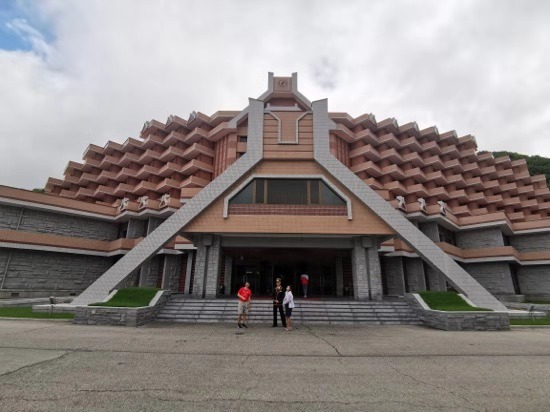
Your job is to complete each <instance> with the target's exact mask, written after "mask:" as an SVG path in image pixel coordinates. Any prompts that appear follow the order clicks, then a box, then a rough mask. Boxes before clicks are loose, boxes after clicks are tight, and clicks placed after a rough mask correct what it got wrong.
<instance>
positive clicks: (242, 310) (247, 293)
mask: <svg viewBox="0 0 550 412" xmlns="http://www.w3.org/2000/svg"><path fill="white" fill-rule="evenodd" d="M237 296H238V297H239V309H238V313H239V319H238V320H237V327H238V328H248V326H246V315H248V310H249V309H250V298H251V297H252V291H251V290H250V283H248V282H246V283H245V284H244V286H243V287H242V288H240V289H239V292H237Z"/></svg>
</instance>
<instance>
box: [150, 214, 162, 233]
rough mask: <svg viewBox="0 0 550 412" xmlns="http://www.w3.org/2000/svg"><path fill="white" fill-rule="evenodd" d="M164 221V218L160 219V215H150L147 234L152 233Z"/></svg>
mask: <svg viewBox="0 0 550 412" xmlns="http://www.w3.org/2000/svg"><path fill="white" fill-rule="evenodd" d="M162 222H164V220H163V219H159V218H158V217H150V218H149V221H148V223H147V235H150V234H151V232H153V231H154V230H155V229H156V228H157V227H159V226H160V225H161V224H162Z"/></svg>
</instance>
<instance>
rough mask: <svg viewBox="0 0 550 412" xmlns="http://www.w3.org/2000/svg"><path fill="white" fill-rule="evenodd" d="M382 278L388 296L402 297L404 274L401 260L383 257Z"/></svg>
mask: <svg viewBox="0 0 550 412" xmlns="http://www.w3.org/2000/svg"><path fill="white" fill-rule="evenodd" d="M381 262H382V265H383V267H384V278H385V282H386V293H387V294H388V295H389V296H403V295H404V294H405V274H404V272H403V258H401V257H383V258H382V260H381Z"/></svg>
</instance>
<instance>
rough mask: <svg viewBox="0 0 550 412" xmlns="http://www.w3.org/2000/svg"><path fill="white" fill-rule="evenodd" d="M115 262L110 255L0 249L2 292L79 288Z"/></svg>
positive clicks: (83, 287)
mask: <svg viewBox="0 0 550 412" xmlns="http://www.w3.org/2000/svg"><path fill="white" fill-rule="evenodd" d="M8 259H9V266H8V267H7V268H6V265H7V264H8ZM112 264H113V258H108V257H98V256H86V255H75V254H68V253H52V252H41V251H32V250H18V249H0V276H3V277H2V288H1V289H0V293H2V292H9V291H29V292H32V291H34V292H38V291H53V292H67V293H69V292H80V291H82V290H84V289H85V288H87V287H88V286H89V285H90V284H91V283H92V282H93V281H94V280H96V279H97V278H98V277H99V276H101V275H102V274H103V273H104V272H105V271H106V270H107V269H108V268H109V267H111V265H112Z"/></svg>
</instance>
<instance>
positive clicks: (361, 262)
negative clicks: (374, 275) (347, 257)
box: [351, 237, 369, 300]
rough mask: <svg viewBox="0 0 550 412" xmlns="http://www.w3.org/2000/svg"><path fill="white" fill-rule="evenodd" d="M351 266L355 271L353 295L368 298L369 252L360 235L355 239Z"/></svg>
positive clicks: (359, 298)
mask: <svg viewBox="0 0 550 412" xmlns="http://www.w3.org/2000/svg"><path fill="white" fill-rule="evenodd" d="M351 266H352V272H353V297H354V298H355V299H356V300H367V299H368V298H369V279H368V274H367V273H368V272H367V271H368V269H367V268H368V262H367V254H366V253H365V248H364V246H363V243H362V242H361V238H360V237H356V238H354V239H353V249H352V251H351Z"/></svg>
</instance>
